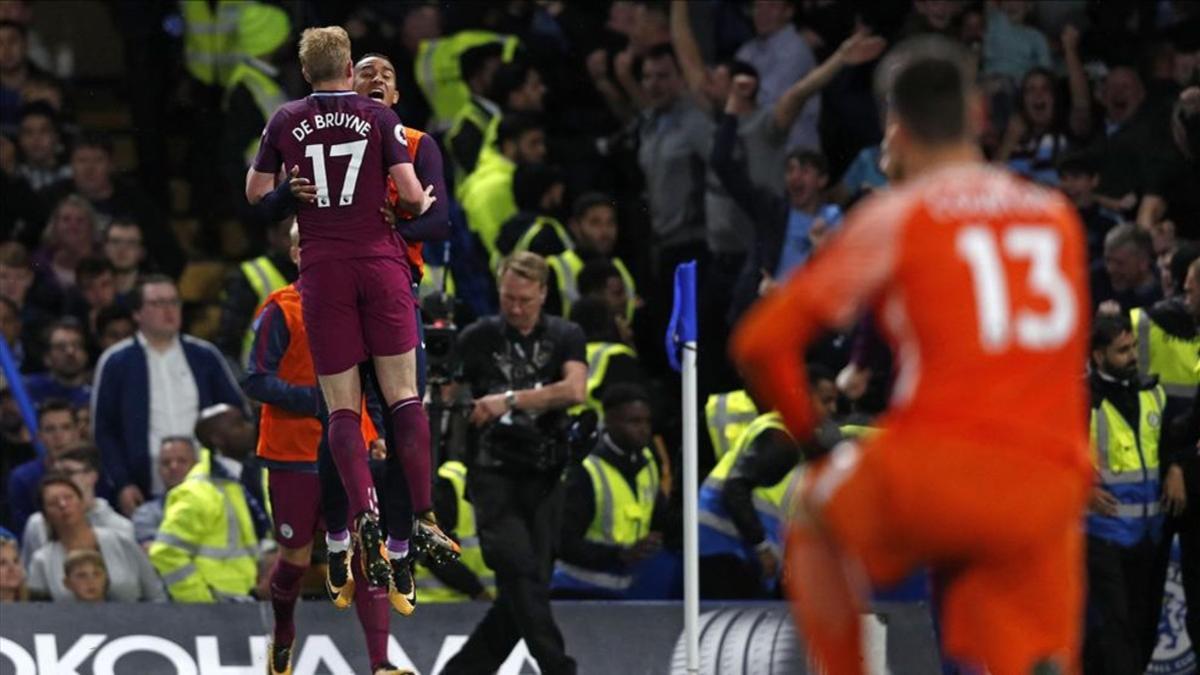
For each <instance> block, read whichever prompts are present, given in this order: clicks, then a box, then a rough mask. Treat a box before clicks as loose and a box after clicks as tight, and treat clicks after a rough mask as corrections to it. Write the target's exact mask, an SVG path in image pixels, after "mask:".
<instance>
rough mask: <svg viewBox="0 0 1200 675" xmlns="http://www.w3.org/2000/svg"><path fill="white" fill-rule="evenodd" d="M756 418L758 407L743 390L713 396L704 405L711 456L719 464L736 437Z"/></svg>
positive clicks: (735, 440)
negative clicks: (711, 449) (714, 457)
mask: <svg viewBox="0 0 1200 675" xmlns="http://www.w3.org/2000/svg"><path fill="white" fill-rule="evenodd" d="M757 418H758V406H757V405H755V403H754V399H752V398H750V394H748V393H747V392H746V390H745V389H738V390H737V391H727V392H725V393H723V394H713V395H712V396H709V397H708V401H706V402H705V403H704V419H705V421H706V422H707V426H708V437H709V439H710V440H712V445H713V454H714V455H715V456H716V460H717V461H718V462H719V461H721V458H722V457H724V456H725V453H727V452H729V450H730V448H732V447H733V444H734V443H735V442H737V439H738V437H740V436H741V435H742V434H743V433H745V431H746V429H747V428H748V427H749V426H750V423H751V422H753V421H754V420H755V419H757Z"/></svg>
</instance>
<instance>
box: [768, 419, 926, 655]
mask: <svg viewBox="0 0 1200 675" xmlns="http://www.w3.org/2000/svg"><path fill="white" fill-rule="evenodd" d="M878 454H880V453H879V452H877V451H875V450H873V449H872V448H866V449H864V448H862V447H860V446H859V445H858V444H856V443H854V442H845V443H842V444H840V445H838V446H837V447H836V448H835V449H834V450H833V452H832V453H831V454H830V455H829V456H828V457H825V458H822V459H820V460H817V461H815V462H813V463H812V464H811V465H810V466H809V467H808V468H807V472H808V473H807V475H806V476H805V481H806V483H805V487H804V489H803V494H802V497H801V499H800V500H798V503H797V504H796V505H795V507H794V508H795V510H794V513H793V519H792V524H791V526H790V529H789V532H788V540H787V546H786V564H787V574H786V575H785V578H786V580H787V590H788V595H789V597H790V598H791V600H792V609H793V613H794V614H795V616H796V620H797V622H798V623H799V624H800V627H801V630H802V631H803V633H804V637H805V640H806V643H807V645H808V650H809V656H810V657H811V658H812V659H813V660H814V661H816V662H817V663H818V664H820V666H821V667H822V668H823V671H822V672H825V673H828V674H829V675H859V674H860V673H862V672H863V660H862V645H861V621H862V619H861V616H862V613H863V611H864V609H865V607H866V599H867V595H868V593H869V590H870V589H869V578H868V571H869V568H874V571H875V572H876V573H877V574H879V575H880V576H881V577H884V578H887V579H899V578H902V577H903V574H904V573H905V572H906V571H907V569H909V567H910V565H909V564H908V562H907V561H906V560H904V559H902V558H900V557H898V556H892V555H887V554H886V553H885V552H884V551H882V550H881V547H880V546H879V544H878V542H879V541H881V529H880V527H879V524H881V523H882V521H883V519H884V513H885V512H884V510H883V509H881V508H879V506H880V503H879V502H878V501H877V499H875V498H873V497H874V496H875V495H877V494H878V492H877V488H878V482H877V481H876V480H874V475H875V473H874V471H872V470H871V469H872V468H873V464H874V462H873V461H871V460H874V459H875V457H877V455H878ZM864 459H865V460H867V461H864ZM868 551H869V552H872V553H871V554H870V555H871V559H870V560H864V556H865V555H867V552H868Z"/></svg>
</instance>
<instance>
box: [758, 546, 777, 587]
mask: <svg viewBox="0 0 1200 675" xmlns="http://www.w3.org/2000/svg"><path fill="white" fill-rule="evenodd" d="M757 553H758V565H759V567H760V568H762V578H763V580H764V581H770V580H771V579H774V578H775V577H776V576H778V575H779V568H780V563H779V556H777V555H775V549H774V548H772V547H770V546H763V547H762V548H760V549H758V550H757Z"/></svg>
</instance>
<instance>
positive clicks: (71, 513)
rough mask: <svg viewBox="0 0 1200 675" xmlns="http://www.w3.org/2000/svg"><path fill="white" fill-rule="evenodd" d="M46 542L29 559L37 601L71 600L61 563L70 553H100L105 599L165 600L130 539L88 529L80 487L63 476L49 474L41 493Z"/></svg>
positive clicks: (132, 600) (30, 580)
mask: <svg viewBox="0 0 1200 675" xmlns="http://www.w3.org/2000/svg"><path fill="white" fill-rule="evenodd" d="M39 494H40V496H41V499H42V513H44V514H45V516H46V523H47V524H48V525H49V526H50V541H49V542H47V543H46V545H44V546H42V547H41V548H40V549H38V550H37V552H36V553H34V554H33V561H32V562H31V563H30V565H29V590H30V592H31V593H32V594H33V595H34V596H36V597H50V598H52V599H54V600H71V599H73V598H74V597H75V596H74V594H73V593H72V592H71V590H70V589H68V588H67V586H66V583H65V582H66V569H65V562H66V558H67V555H68V554H70V553H71V552H72V551H87V550H92V551H99V553H100V555H101V556H102V557H103V558H104V566H105V568H107V570H108V574H109V584H108V596H107V597H108V599H109V600H113V601H119V602H137V601H143V600H150V601H156V602H159V601H164V600H166V598H167V595H166V592H165V591H164V590H163V587H162V583H161V582H160V581H159V579H158V576H157V575H156V574H155V573H154V568H153V567H151V566H150V560H149V559H147V558H146V554H145V553H143V552H142V549H141V548H140V547H139V546H138V545H137V542H135V541H134V540H133V539H132V538H130V537H127V536H125V535H122V534H120V533H117V532H115V531H113V530H110V529H108V528H104V527H92V526H91V524H89V523H88V520H87V516H86V515H85V513H84V510H83V494H82V493H81V492H80V491H79V487H78V486H77V485H75V483H73V482H71V480H70V479H69V478H67V477H66V476H63V475H55V474H51V475H48V476H47V477H46V478H45V479H43V480H42V484H41V488H40V492H39Z"/></svg>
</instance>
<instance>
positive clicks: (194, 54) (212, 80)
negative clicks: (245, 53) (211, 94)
mask: <svg viewBox="0 0 1200 675" xmlns="http://www.w3.org/2000/svg"><path fill="white" fill-rule="evenodd" d="M253 4H256V3H250V2H245V1H244V0H217V2H216V6H215V7H214V5H213V3H212V2H209V0H183V2H180V3H179V10H180V13H181V14H182V16H183V34H184V38H183V57H184V65H186V66H187V70H188V73H190V74H191V76H192V77H194V78H196V79H197V80H199V81H200V82H203V83H204V84H207V85H210V86H218V87H224V86H225V83H226V82H228V81H229V76H230V74H232V73H233V69H234V68H235V67H236V66H237V64H238V63H241V61H242V55H241V53H240V52H239V50H238V41H237V32H238V22H239V20H240V19H241V15H242V12H243V10H245V9H246V8H248V7H250V6H252V5H253Z"/></svg>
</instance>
